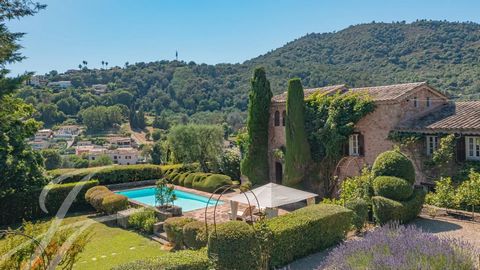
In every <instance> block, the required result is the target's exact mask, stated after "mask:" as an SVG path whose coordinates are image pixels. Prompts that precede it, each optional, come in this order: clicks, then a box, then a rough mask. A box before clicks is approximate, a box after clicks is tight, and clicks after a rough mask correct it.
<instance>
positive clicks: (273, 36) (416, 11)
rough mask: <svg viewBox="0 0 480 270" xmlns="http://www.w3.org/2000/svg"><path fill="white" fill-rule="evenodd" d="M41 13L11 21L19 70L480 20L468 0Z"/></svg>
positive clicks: (64, 0)
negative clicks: (363, 27) (395, 24)
mask: <svg viewBox="0 0 480 270" xmlns="http://www.w3.org/2000/svg"><path fill="white" fill-rule="evenodd" d="M38 1H40V2H42V3H45V4H47V5H48V7H47V9H46V10H43V11H41V12H40V13H39V14H37V15H35V16H33V17H28V18H23V19H22V20H20V21H11V22H9V23H8V26H9V27H10V29H11V30H12V31H19V32H26V33H27V35H26V36H25V37H24V38H23V40H22V42H21V44H22V45H23V46H24V49H22V53H23V54H24V55H25V56H26V57H28V59H26V60H24V61H23V62H21V63H17V64H14V65H12V66H10V67H9V68H10V69H11V70H12V73H13V74H18V73H23V72H24V71H34V72H37V73H39V74H43V73H45V72H48V71H50V70H52V69H55V70H58V71H60V72H62V71H65V70H67V69H71V68H77V66H78V64H80V63H81V62H82V61H83V60H86V61H88V63H89V64H88V66H89V67H90V68H92V67H100V66H101V61H102V60H105V61H108V62H109V66H114V65H119V66H123V65H124V64H125V62H127V61H128V62H130V63H135V62H149V61H156V60H162V59H167V60H172V59H174V58H175V51H176V50H178V52H179V59H181V60H185V61H195V62H197V63H208V64H216V63H237V62H239V63H241V62H243V61H245V60H248V59H250V58H253V57H256V56H258V55H260V54H264V53H266V52H268V51H270V50H272V49H275V48H278V47H281V46H282V45H284V44H285V43H287V42H289V41H292V40H293V39H295V38H298V37H301V36H303V35H305V34H307V33H312V32H316V33H321V32H331V31H338V30H341V29H343V28H345V27H348V26H350V25H354V24H358V23H366V22H371V21H377V22H379V21H383V22H391V21H402V20H406V21H407V22H411V21H414V20H416V19H435V20H448V21H474V22H480V15H479V14H480V13H479V11H480V1H473V0H471V1H466V0H465V1H462V0H457V1H454V0H423V1H420V0H415V1H414V0H402V1H400V0H398V1H370V0H363V1H360V0H357V1H355V0H350V1H347V0H345V1H340V0H337V1H335V0H331V1H330V0H323V1H322V0H236V1H233V0H48V1H47V0H44V1H42V0H38Z"/></svg>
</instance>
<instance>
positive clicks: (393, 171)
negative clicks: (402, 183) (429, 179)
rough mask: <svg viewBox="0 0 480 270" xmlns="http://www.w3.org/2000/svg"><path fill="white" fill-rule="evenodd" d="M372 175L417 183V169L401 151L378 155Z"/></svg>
mask: <svg viewBox="0 0 480 270" xmlns="http://www.w3.org/2000/svg"><path fill="white" fill-rule="evenodd" d="M372 174H373V176H374V177H377V176H395V177H399V178H402V179H405V180H407V181H408V182H409V183H410V184H412V185H413V184H414V183H415V168H414V167H413V164H412V162H411V161H410V160H409V159H408V158H407V157H406V156H405V155H404V154H402V153H400V152H399V151H387V152H383V153H381V154H380V155H378V157H377V159H375V162H374V163H373V167H372Z"/></svg>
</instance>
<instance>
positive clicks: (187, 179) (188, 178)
mask: <svg viewBox="0 0 480 270" xmlns="http://www.w3.org/2000/svg"><path fill="white" fill-rule="evenodd" d="M195 175H196V174H195V173H189V174H188V175H187V176H186V177H185V180H184V181H183V185H184V186H185V187H188V188H191V187H192V185H193V179H194V178H195Z"/></svg>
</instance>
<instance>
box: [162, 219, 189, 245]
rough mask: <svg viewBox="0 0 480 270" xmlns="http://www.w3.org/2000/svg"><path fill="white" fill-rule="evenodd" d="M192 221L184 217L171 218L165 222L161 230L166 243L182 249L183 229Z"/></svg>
mask: <svg viewBox="0 0 480 270" xmlns="http://www.w3.org/2000/svg"><path fill="white" fill-rule="evenodd" d="M193 221H195V219H193V218H186V217H172V218H167V219H166V220H165V223H164V224H163V229H164V230H165V233H166V234H167V238H168V241H170V242H171V243H172V244H174V245H175V248H182V247H183V246H184V242H183V227H184V226H185V225H187V224H188V223H190V222H193Z"/></svg>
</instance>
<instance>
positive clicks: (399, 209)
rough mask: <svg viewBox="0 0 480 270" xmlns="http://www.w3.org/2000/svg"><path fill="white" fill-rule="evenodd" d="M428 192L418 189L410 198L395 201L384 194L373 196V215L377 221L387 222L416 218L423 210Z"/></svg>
mask: <svg viewBox="0 0 480 270" xmlns="http://www.w3.org/2000/svg"><path fill="white" fill-rule="evenodd" d="M425 194H426V192H425V191H423V190H421V189H416V190H414V191H413V194H412V196H411V198H410V199H409V200H406V201H395V200H391V199H388V198H385V197H382V196H374V197H372V208H373V216H374V218H375V220H376V222H378V223H380V224H385V223H387V222H389V221H398V222H400V223H407V222H409V221H411V220H413V219H415V218H416V217H417V216H418V214H419V213H420V211H421V210H422V206H423V202H424V201H425Z"/></svg>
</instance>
